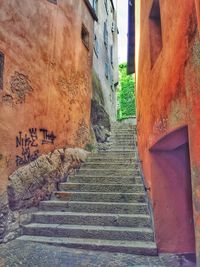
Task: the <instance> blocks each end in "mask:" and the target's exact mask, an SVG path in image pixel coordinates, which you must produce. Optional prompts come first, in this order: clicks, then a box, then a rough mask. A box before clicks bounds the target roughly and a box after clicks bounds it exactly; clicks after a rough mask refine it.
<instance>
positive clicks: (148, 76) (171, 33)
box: [136, 0, 200, 261]
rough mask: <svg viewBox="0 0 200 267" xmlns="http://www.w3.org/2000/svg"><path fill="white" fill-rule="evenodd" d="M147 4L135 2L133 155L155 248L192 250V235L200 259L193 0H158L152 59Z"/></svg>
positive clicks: (199, 94)
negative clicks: (137, 19) (158, 21)
mask: <svg viewBox="0 0 200 267" xmlns="http://www.w3.org/2000/svg"><path fill="white" fill-rule="evenodd" d="M196 4H197V5H196ZM152 5H153V0H141V1H140V7H141V9H140V27H138V28H137V27H136V36H139V37H140V40H138V42H139V45H140V46H139V54H138V62H137V64H138V65H137V66H136V69H137V70H138V72H137V93H136V94H137V122H138V145H139V154H140V159H141V161H142V167H143V170H144V175H145V183H146V185H147V187H150V198H151V200H152V206H153V211H154V222H155V231H156V241H157V244H158V249H159V251H160V252H178V253H184V252H186V253H187V252H194V251H195V237H196V251H197V257H198V259H199V261H200V37H199V29H198V23H197V22H198V20H199V19H200V18H199V12H196V11H197V10H199V1H195V0H191V1H183V0H177V1H173V0H161V1H160V14H161V33H162V49H161V51H160V54H159V55H158V57H157V59H156V61H155V63H154V64H152V62H151V58H152V55H151V48H152V46H155V45H157V40H156V38H157V37H156V36H155V38H153V37H152V35H151V36H150V27H151V26H150V18H149V16H150V12H151V8H152ZM136 12H137V10H136ZM192 198H193V200H192ZM193 217H194V224H195V226H193ZM194 228H195V237H194Z"/></svg>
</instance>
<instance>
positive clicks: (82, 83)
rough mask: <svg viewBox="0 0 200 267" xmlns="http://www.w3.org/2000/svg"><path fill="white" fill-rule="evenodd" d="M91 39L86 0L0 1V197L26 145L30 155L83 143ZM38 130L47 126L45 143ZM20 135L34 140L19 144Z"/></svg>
mask: <svg viewBox="0 0 200 267" xmlns="http://www.w3.org/2000/svg"><path fill="white" fill-rule="evenodd" d="M82 24H84V26H85V27H86V28H87V30H88V32H89V49H88V48H86V46H85V45H84V44H83V42H82V39H81V29H82ZM92 42H93V18H92V16H91V14H90V13H89V10H88V9H87V7H86V5H85V3H84V1H83V0H73V1H66V0H60V1H58V4H57V5H55V4H53V3H51V2H50V1H47V0H14V1H13V0H6V1H0V51H1V52H2V53H4V56H5V60H4V75H3V90H0V195H1V194H2V193H3V192H4V191H5V190H6V187H7V182H8V175H9V174H11V173H12V172H13V171H14V170H15V169H16V168H17V167H18V166H16V156H20V157H22V158H23V152H25V151H23V148H24V150H26V149H27V148H28V147H29V149H30V152H31V154H32V155H33V156H34V153H36V155H40V154H42V153H46V152H50V151H53V150H54V149H56V148H61V147H68V146H69V147H74V146H76V147H83V146H84V145H85V144H86V143H87V142H88V137H89V132H90V98H91V67H92V52H93V49H92ZM29 129H30V130H31V131H32V133H31V132H30V130H29ZM41 129H46V130H47V131H48V132H47V135H49V136H50V138H49V140H47V141H48V142H46V140H44V139H45V137H44V135H45V134H46V133H45V132H43V131H41ZM35 130H36V132H37V135H36V134H35ZM20 132H21V133H20ZM20 135H21V137H22V138H24V140H25V138H30V141H31V142H33V141H34V142H33V143H30V144H29V145H28V142H29V141H27V144H26V145H25V144H23V145H22V141H20ZM54 136H56V138H54ZM47 139H48V138H47ZM53 139H54V140H53ZM26 140H27V139H26ZM43 141H44V142H43ZM24 142H25V141H24ZM45 142H46V143H45ZM37 150H38V152H37Z"/></svg>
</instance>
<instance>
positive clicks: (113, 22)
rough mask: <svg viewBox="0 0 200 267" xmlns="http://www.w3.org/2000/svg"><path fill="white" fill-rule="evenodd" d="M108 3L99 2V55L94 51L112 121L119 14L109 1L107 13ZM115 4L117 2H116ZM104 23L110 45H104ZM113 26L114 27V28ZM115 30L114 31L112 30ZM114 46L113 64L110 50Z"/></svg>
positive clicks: (116, 79)
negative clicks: (106, 73)
mask: <svg viewBox="0 0 200 267" xmlns="http://www.w3.org/2000/svg"><path fill="white" fill-rule="evenodd" d="M105 2H106V1H98V12H97V17H98V22H95V25H94V33H95V34H96V36H97V42H98V51H99V53H98V55H97V54H96V53H95V51H94V56H93V68H94V71H95V72H96V74H97V76H98V78H99V80H100V81H101V86H102V91H103V96H104V106H105V109H106V112H107V113H108V114H109V116H110V118H111V120H112V121H115V120H116V112H117V104H116V89H117V88H116V86H114V84H116V83H118V80H119V77H118V42H117V40H118V33H117V31H118V29H117V13H116V9H113V6H112V4H111V0H108V1H107V11H106V7H105ZM114 2H115V1H114ZM115 6H116V5H115ZM104 22H107V31H108V45H107V46H105V43H104ZM112 26H114V27H113V28H112ZM112 29H113V30H112ZM111 46H113V64H111V54H110V49H111ZM106 63H107V64H108V69H109V71H108V77H107V78H106V75H105V64H106Z"/></svg>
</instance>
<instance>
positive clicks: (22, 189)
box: [0, 148, 89, 243]
mask: <svg viewBox="0 0 200 267" xmlns="http://www.w3.org/2000/svg"><path fill="white" fill-rule="evenodd" d="M88 153H89V152H87V151H85V150H83V149H79V148H74V149H72V148H68V149H57V150H55V151H53V152H51V153H48V154H46V155H41V156H40V157H39V158H38V159H36V160H35V161H33V162H31V163H30V164H28V165H26V166H23V167H20V168H19V169H18V170H16V171H15V172H14V173H12V174H11V175H10V176H9V183H8V190H7V192H5V193H4V194H3V195H1V196H0V243H1V242H7V241H9V240H11V239H13V238H15V237H16V236H18V235H19V234H20V224H21V223H25V222H28V221H29V220H30V218H31V217H30V216H31V212H32V211H33V209H37V207H38V205H39V203H40V201H42V200H48V199H50V197H51V194H52V192H53V191H56V190H57V189H58V188H57V186H58V183H60V182H64V181H66V180H67V176H68V175H69V174H70V173H73V172H74V171H75V169H78V168H79V167H80V165H81V163H83V162H84V161H85V160H86V157H87V155H88Z"/></svg>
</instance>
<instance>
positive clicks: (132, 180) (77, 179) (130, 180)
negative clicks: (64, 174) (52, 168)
mask: <svg viewBox="0 0 200 267" xmlns="http://www.w3.org/2000/svg"><path fill="white" fill-rule="evenodd" d="M68 181H69V182H70V183H91V184H95V183H101V184H106V183H110V184H115V183H116V184H122V183H123V184H142V178H141V177H139V176H135V177H133V176H126V177H125V176H90V175H87V176H82V175H75V176H70V177H69V178H68Z"/></svg>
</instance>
